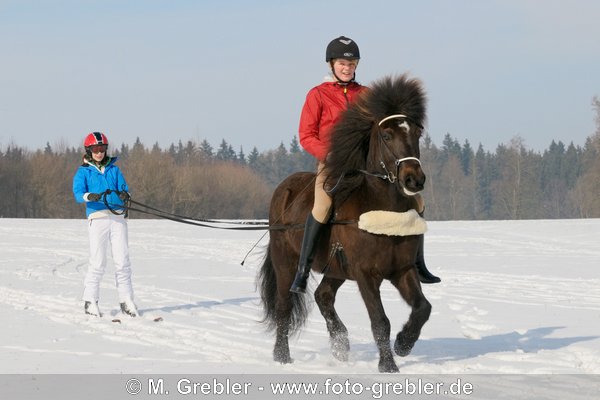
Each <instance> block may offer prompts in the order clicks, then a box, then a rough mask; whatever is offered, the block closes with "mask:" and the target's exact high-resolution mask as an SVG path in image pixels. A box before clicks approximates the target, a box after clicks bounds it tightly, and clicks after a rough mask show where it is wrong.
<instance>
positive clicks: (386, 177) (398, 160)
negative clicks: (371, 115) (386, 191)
mask: <svg viewBox="0 0 600 400" xmlns="http://www.w3.org/2000/svg"><path fill="white" fill-rule="evenodd" d="M396 118H408V117H407V116H406V115H404V114H394V115H390V116H388V117H385V118H384V119H382V120H381V121H379V124H377V125H378V126H379V127H380V129H379V132H378V135H379V142H380V144H382V145H383V146H384V147H385V148H386V149H387V151H389V152H390V153H391V154H392V156H394V158H395V159H396V161H394V164H395V166H396V171H395V172H396V174H395V175H394V173H393V172H390V171H389V170H388V169H387V167H386V165H385V162H384V161H383V157H381V154H380V159H379V165H380V166H381V168H383V170H384V171H385V173H386V174H385V175H379V174H377V175H375V176H378V177H379V178H381V179H383V180H388V181H390V183H394V182H396V180H397V179H398V175H399V174H400V164H402V163H403V162H404V161H408V160H413V161H416V162H418V163H419V165H421V161H420V160H419V159H418V158H416V157H404V158H398V156H396V154H394V152H393V150H392V149H390V147H389V146H388V145H387V144H386V143H385V140H383V137H382V136H381V124H383V123H384V122H385V121H387V120H390V119H396Z"/></svg>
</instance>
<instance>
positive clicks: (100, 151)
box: [92, 145, 106, 162]
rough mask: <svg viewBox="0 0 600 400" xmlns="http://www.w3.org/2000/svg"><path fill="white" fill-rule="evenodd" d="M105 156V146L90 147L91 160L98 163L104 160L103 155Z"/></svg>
mask: <svg viewBox="0 0 600 400" xmlns="http://www.w3.org/2000/svg"><path fill="white" fill-rule="evenodd" d="M105 154H106V146H104V145H97V146H93V147H92V158H93V159H94V161H96V162H100V161H102V160H103V159H104V155H105Z"/></svg>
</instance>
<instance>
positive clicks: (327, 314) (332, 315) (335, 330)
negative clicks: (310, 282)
mask: <svg viewBox="0 0 600 400" xmlns="http://www.w3.org/2000/svg"><path fill="white" fill-rule="evenodd" d="M343 283H344V280H342V279H333V278H329V277H327V276H325V277H324V278H323V279H322V280H321V283H320V284H319V287H317V290H316V291H315V301H316V303H317V305H318V306H319V310H320V311H321V315H323V318H325V322H326V324H327V331H329V341H330V343H331V352H332V354H333V356H334V357H335V358H337V359H338V360H340V361H348V352H349V351H350V342H349V340H348V329H346V326H345V325H344V323H343V322H342V320H340V317H339V316H338V314H337V312H336V311H335V295H336V293H337V291H338V289H339V288H340V286H342V284H343Z"/></svg>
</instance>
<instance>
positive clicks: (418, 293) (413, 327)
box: [391, 268, 431, 357]
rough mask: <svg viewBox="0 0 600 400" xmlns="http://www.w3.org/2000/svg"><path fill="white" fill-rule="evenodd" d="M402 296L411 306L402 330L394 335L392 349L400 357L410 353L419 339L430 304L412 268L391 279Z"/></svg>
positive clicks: (428, 313) (429, 312) (429, 310)
mask: <svg viewBox="0 0 600 400" xmlns="http://www.w3.org/2000/svg"><path fill="white" fill-rule="evenodd" d="M391 282H392V284H393V285H394V286H396V288H397V289H398V291H400V295H401V296H402V298H403V299H404V300H405V301H406V302H407V303H408V305H409V306H411V308H412V311H411V313H410V317H409V318H408V321H406V324H404V327H403V328H402V331H400V332H399V333H398V335H397V336H396V342H395V343H394V351H395V352H396V354H398V355H399V356H401V357H404V356H407V355H408V354H410V352H411V350H412V348H413V346H414V345H415V343H416V342H417V340H418V339H419V335H420V334H421V328H422V327H423V325H425V322H427V320H428V319H429V315H430V314H431V304H430V303H429V301H427V299H426V298H425V295H424V294H423V291H422V290H421V284H420V283H419V278H418V276H417V272H416V270H415V269H414V268H412V269H410V270H409V271H407V272H406V273H404V274H402V275H401V276H400V277H399V278H398V279H394V280H391Z"/></svg>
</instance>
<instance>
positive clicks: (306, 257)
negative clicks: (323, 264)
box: [290, 213, 326, 293]
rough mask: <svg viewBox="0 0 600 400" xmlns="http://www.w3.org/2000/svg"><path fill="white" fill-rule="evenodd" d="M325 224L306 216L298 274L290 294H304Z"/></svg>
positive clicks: (309, 215) (310, 215)
mask: <svg viewBox="0 0 600 400" xmlns="http://www.w3.org/2000/svg"><path fill="white" fill-rule="evenodd" d="M325 225H326V224H322V223H320V222H319V221H317V220H316V219H315V218H314V217H313V216H312V213H309V214H308V218H306V225H305V226H304V238H303V239H302V248H301V249H300V260H299V261H298V272H296V277H295V278H294V283H292V287H291V288H290V292H294V293H305V292H306V281H307V280H308V276H309V275H310V267H311V266H312V262H313V259H314V258H315V253H316V249H317V243H318V241H319V236H320V233H321V231H322V230H323V227H324V226H325Z"/></svg>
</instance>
